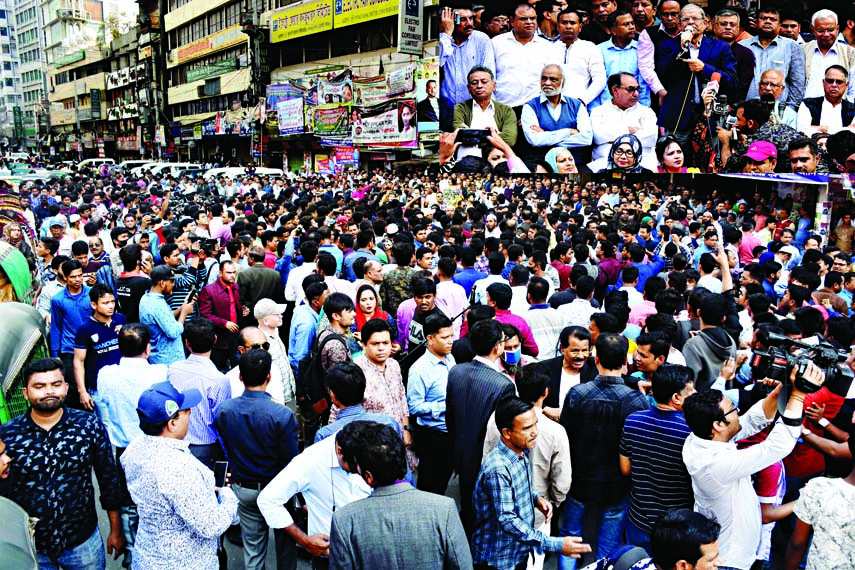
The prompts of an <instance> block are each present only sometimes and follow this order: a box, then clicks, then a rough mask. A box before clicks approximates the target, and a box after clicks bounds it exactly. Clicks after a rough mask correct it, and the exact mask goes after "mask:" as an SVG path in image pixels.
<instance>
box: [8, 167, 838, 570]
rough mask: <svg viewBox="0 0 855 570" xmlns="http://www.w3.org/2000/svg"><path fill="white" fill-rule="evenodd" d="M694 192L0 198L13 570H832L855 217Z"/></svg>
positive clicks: (275, 188)
mask: <svg viewBox="0 0 855 570" xmlns="http://www.w3.org/2000/svg"><path fill="white" fill-rule="evenodd" d="M718 181H719V182H721V185H718V184H717V182H716V180H712V181H707V182H706V183H705V184H699V183H697V182H696V181H693V180H692V179H691V178H685V177H684V178H680V177H676V178H672V177H667V178H663V177H653V176H650V177H644V179H639V180H637V181H635V180H629V179H622V180H619V179H614V178H611V177H608V178H602V179H595V180H591V181H586V182H585V183H584V184H583V183H582V182H581V181H580V180H578V179H577V180H567V179H564V178H560V177H555V179H553V178H552V177H550V176H537V177H531V178H512V177H501V176H499V175H496V174H495V173H494V174H483V173H482V174H458V173H441V174H439V175H438V176H436V177H428V176H425V175H423V174H422V173H421V172H419V171H417V170H403V169H402V170H400V171H397V172H388V171H381V170H376V171H373V172H368V171H363V170H355V171H345V172H342V173H341V174H338V175H334V176H318V175H312V174H310V173H305V172H300V173H288V175H286V176H283V177H274V178H270V177H266V176H246V177H240V179H238V180H237V181H236V183H235V182H234V181H229V183H228V184H229V187H231V188H232V189H233V190H234V191H226V190H225V188H224V186H223V185H224V184H225V181H224V180H223V179H220V180H217V179H214V180H212V181H209V182H202V183H198V182H197V181H196V180H193V179H190V178H189V177H186V178H182V179H180V180H176V179H175V178H173V177H171V176H152V175H151V174H150V173H143V174H142V175H141V176H139V177H136V176H132V175H124V174H109V173H106V174H101V173H99V172H92V171H88V170H86V169H81V170H77V171H75V172H74V173H73V174H72V175H71V176H69V177H67V178H65V179H63V180H58V179H52V180H50V181H48V182H47V183H24V184H23V185H22V186H20V187H18V188H15V189H12V190H7V193H8V196H10V197H14V198H15V199H16V200H17V203H18V204H19V208H20V214H21V216H20V217H21V219H22V220H24V221H22V222H21V223H19V224H18V225H17V226H16V227H15V230H16V231H15V232H14V233H13V231H11V230H10V231H8V232H6V231H4V239H3V241H4V242H5V243H6V244H7V245H9V246H11V247H13V248H14V249H17V251H11V253H8V255H9V256H11V257H16V256H18V255H20V260H21V263H23V264H24V265H23V267H30V270H31V273H30V278H31V283H30V284H29V285H30V287H31V288H32V289H33V292H32V294H31V295H30V296H29V297H27V298H26V299H24V298H20V297H18V298H14V297H13V298H12V299H9V301H10V302H17V303H22V302H26V300H27V299H29V300H30V301H29V303H30V305H31V306H30V308H29V309H28V310H29V311H31V312H32V313H33V314H37V315H38V318H41V319H43V321H44V323H45V330H46V331H48V335H47V337H48V338H47V341H46V346H47V347H49V350H50V356H49V357H46V358H32V359H30V360H29V361H28V362H27V363H26V365H25V366H24V367H23V370H22V372H21V376H20V387H21V389H22V393H23V396H24V398H25V399H26V402H27V404H28V405H27V409H26V411H24V412H23V413H21V414H20V415H18V416H17V417H13V418H11V419H10V420H9V421H8V422H6V423H5V424H3V425H2V426H0V504H4V503H8V502H9V501H11V502H13V503H15V504H17V505H18V507H20V509H22V510H23V511H24V512H25V513H26V515H27V517H29V518H31V519H33V520H32V524H34V529H35V530H34V537H33V538H34V548H35V554H36V557H37V560H34V566H35V565H37V566H38V567H39V568H41V569H45V570H46V569H55V568H62V569H97V570H100V569H103V568H105V565H106V560H107V558H108V557H112V558H114V559H118V558H121V559H122V564H123V566H124V567H129V568H132V569H134V570H154V569H157V570H163V569H181V570H196V569H199V570H216V569H218V568H227V566H228V560H227V555H226V552H225V548H224V544H225V542H226V541H231V542H234V543H236V544H239V545H240V549H241V553H242V562H243V566H242V567H243V568H247V569H260V568H265V567H269V566H270V565H269V564H268V565H267V566H265V564H266V562H267V560H268V559H272V560H275V567H276V568H278V569H280V570H281V569H289V568H290V569H294V568H296V567H297V564H298V559H300V558H303V559H305V560H307V561H308V563H310V564H311V565H312V567H313V568H318V569H326V568H332V569H356V568H362V569H366V570H373V569H378V568H382V569H396V568H399V569H407V570H410V569H421V568H423V569H425V570H428V569H430V570H434V569H436V568H462V569H479V570H483V569H498V570H519V569H523V568H530V569H540V568H543V567H544V565H547V567H555V566H557V567H558V568H560V569H575V568H577V567H582V565H583V564H585V565H586V566H585V567H586V568H592V569H595V570H605V569H606V568H616V567H620V568H633V569H635V570H642V569H650V570H653V569H658V570H674V569H689V568H698V569H703V570H706V569H712V568H719V569H722V568H723V569H739V570H756V569H761V568H784V569H786V570H795V569H796V568H799V567H800V566H801V565H802V564H803V563H806V565H807V568H810V569H817V570H820V569H829V570H830V569H839V568H855V532H853V529H855V520H853V514H852V513H855V460H853V456H852V442H853V441H855V440H853V439H852V438H851V437H850V435H851V434H852V432H853V411H855V386H853V385H852V382H851V380H852V378H853V372H852V371H853V370H855V352H853V351H852V346H853V344H855V322H853V317H855V314H853V293H855V271H853V260H852V257H851V255H852V253H853V235H855V229H853V226H852V216H853V212H855V203H853V202H852V201H847V200H845V199H844V200H841V201H839V203H836V206H835V208H834V210H833V212H831V214H830V216H831V223H830V226H829V227H827V228H825V227H817V226H818V225H819V224H818V222H817V221H816V220H817V218H816V217H815V211H816V208H817V201H818V200H820V190H821V189H820V188H819V186H816V185H814V186H800V185H797V186H795V187H793V186H792V185H790V186H787V187H786V188H785V187H783V186H782V187H780V188H779V187H777V186H775V187H773V186H771V185H770V186H763V187H760V186H756V185H755V183H754V181H750V182H746V181H745V180H743V179H736V178H728V179H720V180H718ZM758 189H759V190H758ZM823 195H824V194H823ZM823 199H824V198H823ZM29 220H32V223H30V221H29ZM7 227H9V226H7ZM23 245H27V248H24V247H23ZM27 250H31V253H32V259H31V260H30V261H26V259H27V257H26V255H25V251H27ZM0 308H2V305H0ZM23 357H26V355H22V358H23ZM93 472H94V479H93ZM452 480H455V484H454V485H453V487H454V489H453V492H452V489H450V487H451V485H450V483H451V482H452ZM95 481H97V488H96V485H95ZM96 499H97V500H98V501H99V503H98V506H96V502H95V501H96ZM99 509H100V510H103V511H105V512H106V515H107V521H108V524H109V528H99V517H98V513H99ZM102 520H103V519H102ZM19 524H27V522H26V519H24V520H22V521H20V523H19ZM4 526H5V523H4ZM15 528H17V527H15ZM10 530H11V529H10ZM271 530H272V532H271ZM0 534H5V531H4V533H0ZM10 534H11V533H10ZM102 535H104V536H106V537H107V538H106V540H105V539H102ZM22 536H26V535H25V534H22ZM2 565H3V563H2V562H0V566H2ZM233 567H234V566H233Z"/></svg>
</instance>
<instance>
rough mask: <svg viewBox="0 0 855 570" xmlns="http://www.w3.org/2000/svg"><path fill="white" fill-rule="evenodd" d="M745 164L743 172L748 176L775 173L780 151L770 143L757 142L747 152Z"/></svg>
mask: <svg viewBox="0 0 855 570" xmlns="http://www.w3.org/2000/svg"><path fill="white" fill-rule="evenodd" d="M743 160H744V161H745V164H744V165H743V166H742V172H744V173H746V174H766V173H768V172H775V165H776V164H777V163H778V149H777V148H776V147H775V145H773V144H772V143H770V142H766V141H755V142H753V143H751V145H750V146H749V147H748V150H747V151H746V152H745V155H744V159H743Z"/></svg>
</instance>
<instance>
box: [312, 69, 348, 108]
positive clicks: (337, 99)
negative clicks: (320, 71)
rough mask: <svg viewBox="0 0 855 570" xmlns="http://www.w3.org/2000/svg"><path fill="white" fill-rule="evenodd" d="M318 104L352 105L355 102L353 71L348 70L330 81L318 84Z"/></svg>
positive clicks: (325, 80) (322, 81)
mask: <svg viewBox="0 0 855 570" xmlns="http://www.w3.org/2000/svg"><path fill="white" fill-rule="evenodd" d="M318 102H319V103H320V104H321V105H323V104H330V103H351V102H353V71H352V70H350V69H347V70H345V71H343V72H341V73H340V74H338V75H335V76H333V77H331V78H329V79H321V80H320V81H319V82H318Z"/></svg>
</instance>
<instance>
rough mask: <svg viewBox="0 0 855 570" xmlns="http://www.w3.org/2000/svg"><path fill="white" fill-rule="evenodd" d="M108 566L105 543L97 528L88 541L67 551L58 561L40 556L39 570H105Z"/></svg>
mask: <svg viewBox="0 0 855 570" xmlns="http://www.w3.org/2000/svg"><path fill="white" fill-rule="evenodd" d="M106 565H107V554H106V552H105V551H104V541H103V540H101V531H100V530H98V529H97V528H96V529H95V532H93V533H92V536H90V537H89V538H87V539H86V541H84V542H83V543H82V544H79V545H77V546H75V547H74V548H70V549H68V550H66V551H65V552H63V553H62V554H60V555H59V558H58V559H57V560H52V559H50V558H48V557H47V556H45V555H44V554H39V570H60V569H62V570H104V567H105V566H106Z"/></svg>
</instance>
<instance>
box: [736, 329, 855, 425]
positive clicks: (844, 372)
mask: <svg viewBox="0 0 855 570" xmlns="http://www.w3.org/2000/svg"><path fill="white" fill-rule="evenodd" d="M768 338H769V341H768V342H769V344H770V346H769V348H767V349H766V350H765V351H764V350H755V351H754V352H753V353H752V354H751V360H750V361H749V362H750V365H751V374H752V377H753V378H754V379H755V380H760V379H763V378H771V379H772V380H777V381H778V382H780V383H781V384H782V385H783V389H782V390H781V395H780V397H779V399H778V410H779V411H780V412H782V413H783V411H784V408H786V406H787V401H788V400H789V397H790V394H791V393H792V391H793V385H791V383H790V374H791V373H792V371H793V370H794V369H796V370H798V371H797V372H796V378H795V382H794V386H795V388H796V389H798V390H799V391H800V392H803V393H805V394H813V393H814V392H817V391H819V389H820V388H822V386H818V385H816V384H814V383H813V382H810V381H809V380H807V379H806V378H805V376H804V374H805V370H806V369H807V365H808V362H813V363H814V364H816V365H817V367H819V369H820V370H822V372H823V374H825V382H824V384H826V385H829V388H830V389H831V388H832V387H833V388H835V389H834V390H833V391H834V392H835V393H836V392H839V391H840V390H843V391H844V393H845V391H846V390H848V386H849V384H850V383H851V382H852V379H853V378H855V375H853V373H852V370H851V369H850V368H849V366H848V365H846V364H845V363H846V360H847V359H848V358H849V353H848V352H847V351H845V350H839V349H837V348H835V347H834V345H832V344H831V343H830V342H828V341H827V340H822V341H821V342H820V343H819V344H818V345H814V344H808V343H805V342H802V341H799V340H794V339H791V338H789V337H786V336H782V335H779V334H776V333H769V337H768ZM791 348H800V349H802V352H800V353H797V354H793V353H791V352H790V349H791Z"/></svg>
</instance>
